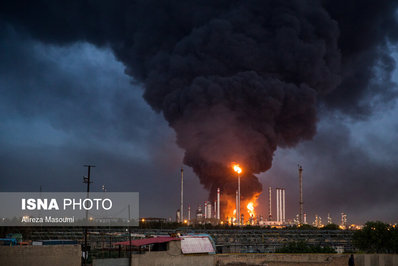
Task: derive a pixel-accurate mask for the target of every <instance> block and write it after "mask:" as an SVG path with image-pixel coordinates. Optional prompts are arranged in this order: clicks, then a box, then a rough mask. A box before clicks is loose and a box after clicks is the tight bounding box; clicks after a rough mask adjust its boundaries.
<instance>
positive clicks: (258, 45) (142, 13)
mask: <svg viewBox="0 0 398 266" xmlns="http://www.w3.org/2000/svg"><path fill="white" fill-rule="evenodd" d="M397 2H398V1H387V0H380V1H377V2H375V3H373V1H342V0H337V1H332V0H330V1H322V2H321V1H302V0H287V1H280V0H268V1H259V0H258V1H254V0H221V1H206V0H201V1H194V0H190V1H166V0H165V1H163V0H142V1H130V2H129V1H116V2H114V1H112V2H110V1H65V2H63V3H57V2H54V1H35V2H33V1H9V2H8V3H7V1H6V2H4V1H3V4H2V6H0V7H1V8H0V15H1V17H2V22H0V25H1V23H3V24H4V25H5V24H11V25H13V27H15V29H17V30H21V31H27V32H29V33H30V34H31V35H32V36H34V37H35V38H38V39H40V40H42V41H45V42H50V43H55V44H60V45H62V44H67V43H71V42H76V41H88V42H91V43H94V44H96V45H99V46H109V47H111V49H112V50H113V51H114V53H115V55H116V56H117V58H118V59H119V60H121V61H122V62H123V63H124V64H125V66H126V73H127V74H129V75H131V76H132V77H133V78H134V79H135V80H136V81H137V82H140V83H142V85H143V87H144V89H145V92H144V98H145V100H146V101H147V102H148V103H149V104H150V105H151V106H152V108H153V109H154V110H156V111H157V112H162V113H163V115H164V117H165V118H166V120H167V121H168V123H169V125H170V126H171V127H172V128H174V129H175V131H176V133H177V143H178V145H179V146H180V147H182V148H183V149H184V150H185V157H184V163H185V164H187V165H189V166H190V167H192V168H193V169H194V171H195V173H196V174H197V175H198V176H199V178H200V181H201V183H202V184H203V185H204V186H205V188H207V189H208V190H209V191H210V198H212V199H214V196H215V191H216V188H217V187H220V188H221V189H222V190H223V192H224V193H227V194H229V195H233V194H234V193H235V190H236V176H234V173H233V172H232V169H231V162H239V163H240V164H241V166H242V167H243V169H244V174H243V176H242V196H243V198H248V197H251V196H253V195H254V194H255V193H257V192H260V191H261V189H262V188H261V184H260V183H259V181H258V179H257V177H256V176H255V174H258V173H261V172H264V171H266V170H268V169H269V168H270V167H271V165H272V158H273V154H274V152H275V150H276V149H277V147H278V146H280V147H292V146H294V145H296V144H297V143H299V142H300V141H302V140H308V139H311V138H312V137H313V136H314V134H315V133H316V122H317V115H316V113H317V108H319V106H320V105H319V104H318V103H320V102H321V103H323V104H324V105H325V106H327V107H329V108H331V109H333V110H341V111H343V112H345V113H346V114H348V115H352V116H358V114H360V115H362V116H363V115H367V114H369V113H370V112H371V108H372V106H371V104H370V103H371V102H374V101H372V100H373V99H375V98H377V97H379V98H380V95H386V94H388V92H391V94H392V91H390V90H388V89H386V88H384V87H382V86H380V83H388V84H389V85H391V80H390V74H391V71H392V70H393V69H394V66H395V65H394V61H393V60H392V58H391V56H390V55H389V50H388V47H389V44H390V43H394V42H395V41H396V40H397V38H398V30H397V28H398V27H397V20H396V15H395V14H396V9H397V5H398V4H397ZM375 68H377V72H378V73H379V77H380V76H381V77H383V80H382V81H381V82H380V81H379V83H377V82H376V81H377V79H376V74H375V73H376V71H375ZM378 85H379V86H378ZM390 87H393V86H390ZM388 98H391V97H388Z"/></svg>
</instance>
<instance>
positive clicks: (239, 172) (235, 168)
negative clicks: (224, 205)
mask: <svg viewBox="0 0 398 266" xmlns="http://www.w3.org/2000/svg"><path fill="white" fill-rule="evenodd" d="M233 169H234V171H235V172H236V173H237V174H238V206H236V216H237V220H238V225H240V174H241V173H242V168H240V166H239V164H234V165H233Z"/></svg>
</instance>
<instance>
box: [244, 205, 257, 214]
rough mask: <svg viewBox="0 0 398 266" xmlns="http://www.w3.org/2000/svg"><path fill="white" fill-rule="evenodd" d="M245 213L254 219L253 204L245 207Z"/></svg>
mask: <svg viewBox="0 0 398 266" xmlns="http://www.w3.org/2000/svg"><path fill="white" fill-rule="evenodd" d="M246 208H247V212H248V213H249V215H250V217H255V216H256V213H255V212H254V203H253V202H249V203H248V204H247V206H246Z"/></svg>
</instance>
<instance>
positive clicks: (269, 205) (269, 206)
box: [268, 187, 272, 221]
mask: <svg viewBox="0 0 398 266" xmlns="http://www.w3.org/2000/svg"><path fill="white" fill-rule="evenodd" d="M271 193H272V188H271V187H269V188H268V196H269V199H268V221H272V209H271Z"/></svg>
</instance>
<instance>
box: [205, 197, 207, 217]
mask: <svg viewBox="0 0 398 266" xmlns="http://www.w3.org/2000/svg"><path fill="white" fill-rule="evenodd" d="M206 218H207V201H205V219H206Z"/></svg>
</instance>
